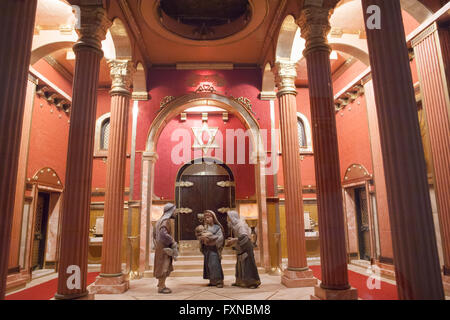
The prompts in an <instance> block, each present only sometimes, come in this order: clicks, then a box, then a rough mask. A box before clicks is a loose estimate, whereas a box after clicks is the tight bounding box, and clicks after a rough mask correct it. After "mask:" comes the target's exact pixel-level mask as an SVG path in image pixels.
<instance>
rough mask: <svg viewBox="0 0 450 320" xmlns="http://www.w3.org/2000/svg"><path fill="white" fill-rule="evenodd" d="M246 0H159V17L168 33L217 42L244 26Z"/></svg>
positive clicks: (247, 18) (247, 13)
mask: <svg viewBox="0 0 450 320" xmlns="http://www.w3.org/2000/svg"><path fill="white" fill-rule="evenodd" d="M250 8H251V6H250V4H249V2H248V0H160V2H159V8H158V14H159V17H160V21H161V23H162V25H163V26H164V27H165V28H166V29H168V30H170V31H171V32H173V33H175V34H177V35H179V36H182V37H185V38H188V39H192V40H217V39H223V38H226V37H228V36H231V35H233V34H235V33H237V32H239V31H241V30H242V29H243V28H245V27H246V26H247V24H248V23H249V21H250V18H251V9H250Z"/></svg>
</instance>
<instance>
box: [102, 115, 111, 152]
mask: <svg viewBox="0 0 450 320" xmlns="http://www.w3.org/2000/svg"><path fill="white" fill-rule="evenodd" d="M110 127H111V125H110V119H106V120H105V121H104V122H103V123H102V131H101V138H100V149H101V150H108V145H109V129H110Z"/></svg>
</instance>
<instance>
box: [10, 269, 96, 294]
mask: <svg viewBox="0 0 450 320" xmlns="http://www.w3.org/2000/svg"><path fill="white" fill-rule="evenodd" d="M98 275H99V272H90V273H88V276H87V285H90V284H91V283H93V282H94V281H95V278H96V277H97V276H98ZM57 289H58V278H55V279H52V280H49V281H47V282H44V283H41V284H38V285H37V286H34V287H31V288H28V289H25V290H22V291H19V292H17V293H13V294H10V295H7V296H6V297H5V300H50V299H51V298H53V297H54V296H55V293H56V290H57Z"/></svg>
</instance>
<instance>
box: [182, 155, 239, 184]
mask: <svg viewBox="0 0 450 320" xmlns="http://www.w3.org/2000/svg"><path fill="white" fill-rule="evenodd" d="M199 160H201V163H212V164H215V165H218V166H220V167H222V168H223V169H224V170H225V171H226V172H227V174H228V176H229V177H230V181H234V174H233V170H231V168H230V167H229V166H227V165H226V164H225V163H224V162H222V161H221V160H219V159H216V158H212V157H201V158H197V159H193V160H191V161H189V162H187V163H185V164H184V165H183V166H182V167H181V168H180V170H178V173H177V178H176V181H181V177H182V176H183V174H184V172H185V171H186V169H187V168H189V167H191V166H192V165H195V164H199Z"/></svg>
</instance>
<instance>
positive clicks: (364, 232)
mask: <svg viewBox="0 0 450 320" xmlns="http://www.w3.org/2000/svg"><path fill="white" fill-rule="evenodd" d="M355 204H356V221H357V223H358V240H359V257H360V259H363V260H370V227H369V211H368V208H367V198H366V189H365V188H358V189H355Z"/></svg>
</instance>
